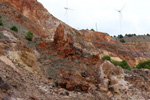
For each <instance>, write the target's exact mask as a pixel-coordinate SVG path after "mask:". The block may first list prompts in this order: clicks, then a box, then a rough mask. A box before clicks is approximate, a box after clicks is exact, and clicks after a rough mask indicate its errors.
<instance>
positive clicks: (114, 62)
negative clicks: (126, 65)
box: [111, 61, 119, 66]
mask: <svg viewBox="0 0 150 100" xmlns="http://www.w3.org/2000/svg"><path fill="white" fill-rule="evenodd" d="M111 63H112V64H114V65H115V66H119V62H117V61H111Z"/></svg>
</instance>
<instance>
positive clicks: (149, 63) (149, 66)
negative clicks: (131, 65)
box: [136, 60, 150, 69]
mask: <svg viewBox="0 0 150 100" xmlns="http://www.w3.org/2000/svg"><path fill="white" fill-rule="evenodd" d="M136 68H138V69H141V68H146V69H150V60H148V61H145V62H140V63H139V64H138V65H137V66H136Z"/></svg>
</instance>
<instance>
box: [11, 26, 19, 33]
mask: <svg viewBox="0 0 150 100" xmlns="http://www.w3.org/2000/svg"><path fill="white" fill-rule="evenodd" d="M10 30H12V31H15V32H18V28H17V27H16V26H12V27H11V28H10Z"/></svg>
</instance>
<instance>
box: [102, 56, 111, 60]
mask: <svg viewBox="0 0 150 100" xmlns="http://www.w3.org/2000/svg"><path fill="white" fill-rule="evenodd" d="M102 60H109V61H111V59H110V57H109V56H104V57H102Z"/></svg>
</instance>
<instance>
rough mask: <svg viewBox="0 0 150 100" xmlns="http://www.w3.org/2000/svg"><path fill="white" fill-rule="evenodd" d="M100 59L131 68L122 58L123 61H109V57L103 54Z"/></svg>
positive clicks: (124, 67)
mask: <svg viewBox="0 0 150 100" xmlns="http://www.w3.org/2000/svg"><path fill="white" fill-rule="evenodd" d="M102 60H108V61H110V62H111V63H112V64H114V65H115V66H120V67H122V68H123V69H128V70H130V69H131V68H130V66H129V65H128V63H127V61H126V60H123V61H121V62H116V61H111V58H110V57H109V56H104V57H102Z"/></svg>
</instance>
